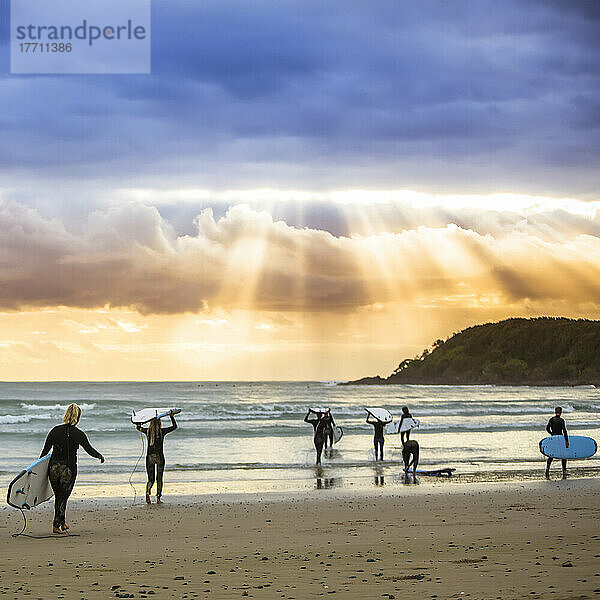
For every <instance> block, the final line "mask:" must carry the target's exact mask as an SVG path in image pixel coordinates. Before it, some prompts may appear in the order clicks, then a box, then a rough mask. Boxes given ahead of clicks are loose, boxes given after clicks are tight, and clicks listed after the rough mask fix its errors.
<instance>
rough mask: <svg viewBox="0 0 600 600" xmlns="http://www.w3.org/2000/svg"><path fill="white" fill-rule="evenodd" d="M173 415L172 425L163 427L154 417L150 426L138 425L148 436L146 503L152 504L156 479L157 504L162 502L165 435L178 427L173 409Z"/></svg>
mask: <svg viewBox="0 0 600 600" xmlns="http://www.w3.org/2000/svg"><path fill="white" fill-rule="evenodd" d="M169 416H170V417H171V426H170V427H165V428H164V429H163V428H162V424H161V422H160V419H152V420H151V421H150V423H149V425H148V427H142V426H141V425H139V424H138V425H137V429H138V431H141V432H142V433H143V434H145V435H146V437H147V438H148V451H147V452H146V473H147V474H148V483H146V504H150V492H151V491H152V486H153V485H154V481H155V480H156V504H162V500H161V497H162V490H163V473H164V471H165V453H164V448H163V445H164V439H165V435H167V434H168V433H171V432H172V431H175V430H176V429H177V423H176V422H175V417H174V416H173V411H171V412H170V413H169Z"/></svg>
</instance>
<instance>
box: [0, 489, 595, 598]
mask: <svg viewBox="0 0 600 600" xmlns="http://www.w3.org/2000/svg"><path fill="white" fill-rule="evenodd" d="M167 491H168V490H167ZM599 492H600V481H598V480H594V479H588V480H572V481H571V480H569V481H565V482H563V481H560V482H556V481H552V482H545V481H543V482H542V481H540V482H525V483H511V484H506V483H502V484H493V485H489V484H488V485H481V484H471V485H458V484H449V485H448V486H442V487H439V486H438V487H437V488H435V489H433V488H432V487H431V486H426V485H422V486H411V487H408V486H401V485H398V486H386V488H383V489H378V488H373V489H372V490H370V491H368V492H361V493H356V492H351V491H349V490H315V491H313V492H312V493H308V492H305V493H298V494H286V495H283V494H279V495H277V494H272V495H265V496H263V497H262V498H261V497H260V496H256V495H250V494H247V495H240V496H233V495H223V496H220V497H210V496H205V497H202V498H199V499H198V498H196V499H189V498H186V497H183V496H180V497H168V496H167V497H166V498H165V500H166V503H165V504H164V505H162V506H156V505H152V506H149V507H147V506H145V505H136V506H133V507H132V506H130V504H131V500H130V499H129V500H127V499H113V500H111V501H108V500H106V499H101V500H98V499H96V500H90V499H88V500H73V501H72V503H71V504H70V506H69V512H68V513H67V516H68V522H69V523H70V524H71V531H72V533H74V534H78V536H77V537H75V536H72V537H66V536H62V537H54V538H50V539H48V538H44V539H32V538H26V537H20V538H16V539H12V538H11V535H10V534H11V533H13V532H15V531H18V530H19V529H20V525H21V517H20V513H19V512H18V511H16V510H13V509H8V508H6V509H4V510H2V511H0V536H1V537H2V539H3V542H2V546H1V553H0V563H1V567H2V573H1V578H0V592H1V594H3V595H5V596H6V597H8V598H19V599H22V598H44V599H45V600H49V599H55V598H69V599H70V598H81V599H86V600H88V599H92V600H93V599H96V598H98V599H109V598H117V597H134V598H152V599H156V600H159V599H163V598H184V599H185V598H242V597H248V598H265V599H270V598H296V599H299V600H301V599H304V598H317V597H329V596H333V597H340V596H341V597H345V598H388V599H389V598H408V597H411V598H414V597H417V598H432V599H442V598H470V599H473V598H478V599H483V598H485V599H494V600H495V599H502V600H510V599H512V598H556V599H560V600H566V599H575V598H595V597H596V598H600V560H599V558H600V527H599V517H600V495H599ZM51 508H52V505H51V503H48V504H47V505H46V506H45V507H44V508H41V507H40V508H39V509H36V510H35V511H31V512H30V513H28V517H29V518H30V523H29V526H28V529H27V532H28V533H30V534H33V535H40V536H41V535H45V534H47V533H48V532H49V531H50V524H51Z"/></svg>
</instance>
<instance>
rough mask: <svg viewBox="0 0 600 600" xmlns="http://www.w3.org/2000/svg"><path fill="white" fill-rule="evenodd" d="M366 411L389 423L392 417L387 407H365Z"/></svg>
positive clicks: (375, 417) (382, 421)
mask: <svg viewBox="0 0 600 600" xmlns="http://www.w3.org/2000/svg"><path fill="white" fill-rule="evenodd" d="M365 410H366V411H367V413H368V414H369V415H371V416H372V417H373V418H374V419H377V420H378V421H380V422H381V423H391V422H392V421H393V419H394V417H392V413H391V412H390V411H389V410H388V409H387V408H365Z"/></svg>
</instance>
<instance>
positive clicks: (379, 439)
mask: <svg viewBox="0 0 600 600" xmlns="http://www.w3.org/2000/svg"><path fill="white" fill-rule="evenodd" d="M371 417H373V419H375V420H374V421H371V420H370V419H371ZM367 423H369V424H370V425H373V429H374V430H375V431H374V436H373V446H374V447H375V460H383V444H384V443H385V439H384V437H383V428H384V427H385V425H386V424H385V423H383V422H382V421H380V420H379V419H377V418H376V417H374V416H373V415H372V414H371V413H368V414H367ZM378 451H379V452H378ZM379 455H381V458H378V457H379Z"/></svg>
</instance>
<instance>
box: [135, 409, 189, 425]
mask: <svg viewBox="0 0 600 600" xmlns="http://www.w3.org/2000/svg"><path fill="white" fill-rule="evenodd" d="M171 411H173V414H174V415H178V414H179V413H180V412H181V409H180V408H142V409H141V410H137V411H136V410H133V411H131V422H132V423H133V424H134V425H142V424H143V423H147V422H148V421H152V419H162V418H164V417H168V416H169V413H170V412H171Z"/></svg>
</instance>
